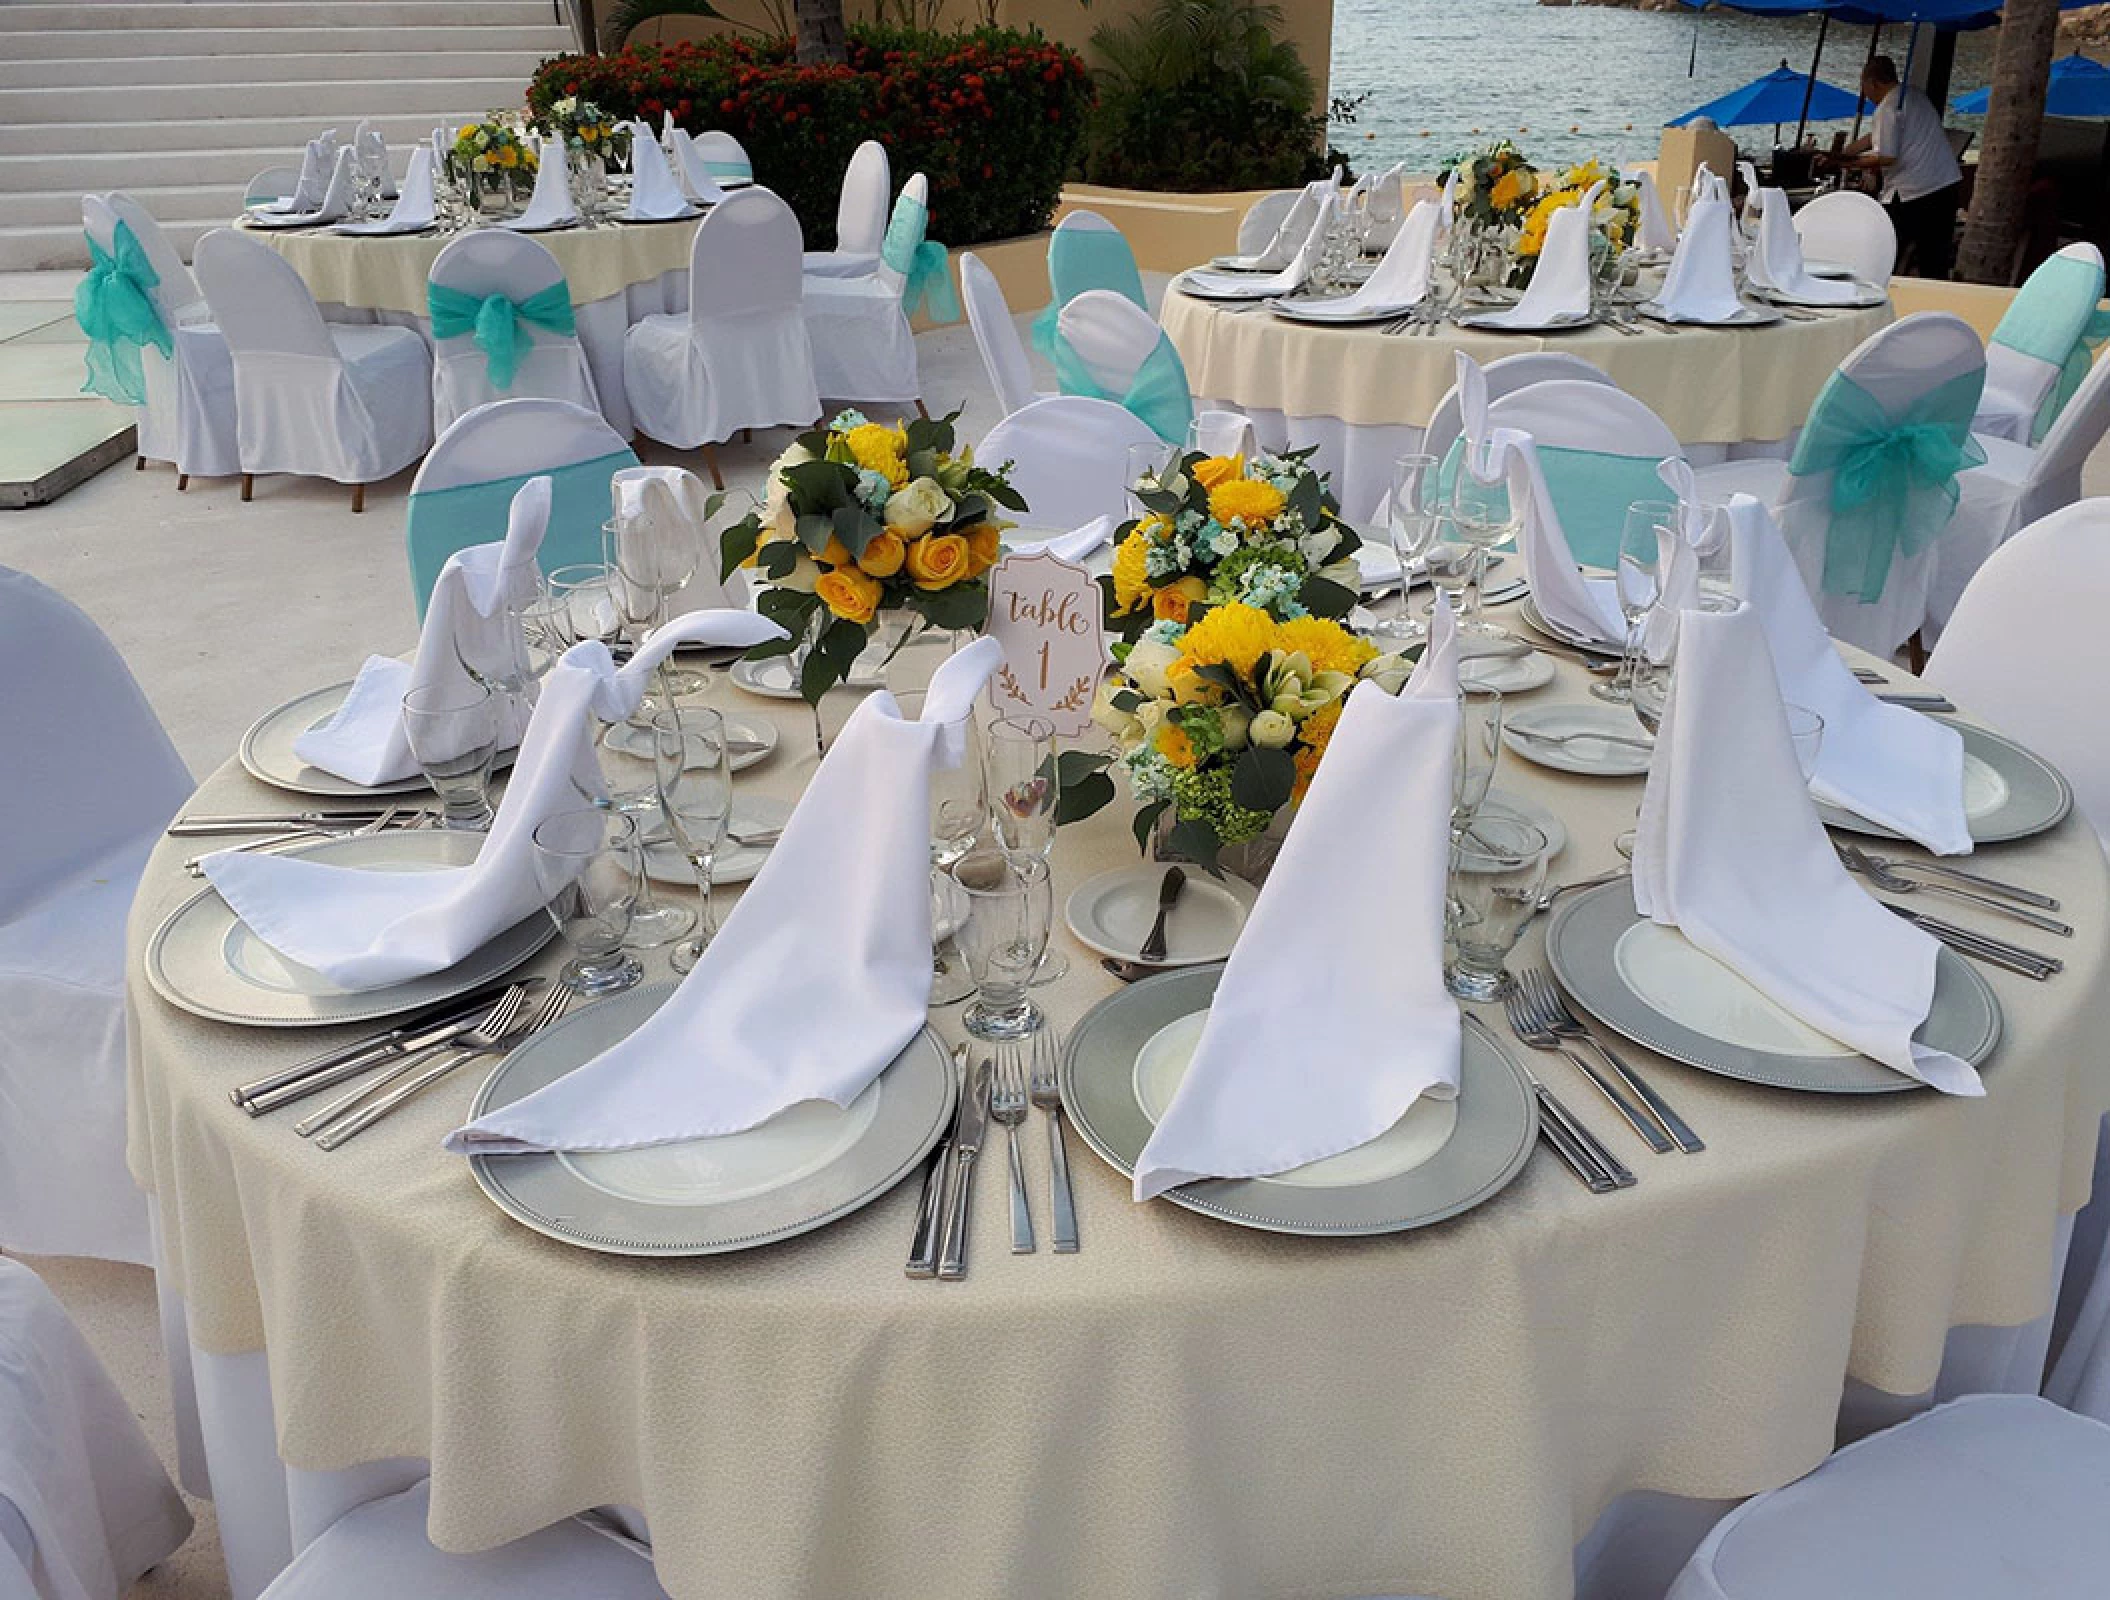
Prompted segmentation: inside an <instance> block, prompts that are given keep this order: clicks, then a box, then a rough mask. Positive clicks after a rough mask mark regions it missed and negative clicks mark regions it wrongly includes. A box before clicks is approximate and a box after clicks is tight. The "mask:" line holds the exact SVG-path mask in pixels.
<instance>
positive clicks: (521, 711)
mask: <svg viewBox="0 0 2110 1600" xmlns="http://www.w3.org/2000/svg"><path fill="white" fill-rule="evenodd" d="M550 488H551V486H550V480H549V479H547V478H530V479H529V480H528V481H527V482H526V483H524V484H522V485H521V486H520V490H519V492H518V493H517V494H515V495H514V496H513V507H512V512H511V515H510V517H509V519H508V523H507V527H506V536H505V540H504V542H503V543H492V544H479V545H472V546H470V547H469V548H468V549H466V550H457V551H456V552H455V553H454V554H453V555H451V556H449V557H448V558H447V564H446V565H445V566H444V567H442V568H440V575H439V577H438V578H436V579H435V580H434V581H433V585H432V598H431V599H430V600H429V601H427V603H426V606H425V628H424V631H423V632H422V633H421V634H420V635H419V636H418V653H417V656H416V658H415V660H414V661H413V662H411V663H410V664H408V665H406V664H405V663H403V662H401V661H398V660H396V659H395V658H394V657H393V656H368V657H367V658H366V665H364V666H363V667H361V668H360V669H359V676H358V677H356V678H354V679H353V680H352V688H351V692H350V693H349V694H347V695H346V696H345V697H344V704H343V705H342V706H341V707H339V708H338V711H337V714H336V715H335V716H334V717H332V718H330V720H329V721H328V722H325V723H323V724H322V725H321V726H320V727H315V728H310V729H309V730H308V731H307V732H306V733H304V734H302V735H301V736H300V737H299V738H298V739H295V740H294V741H293V753H294V754H295V755H297V756H299V757H300V758H301V760H303V761H305V762H307V764H308V765H309V766H311V767H320V768H321V769H322V770H323V771H324V772H333V773H335V774H336V775H337V776H338V777H340V778H343V779H345V780H346V781H347V782H350V783H363V784H377V783H397V782H400V781H401V780H403V779H405V778H414V777H416V776H417V775H418V762H417V757H416V756H414V755H412V754H411V751H410V741H409V740H408V739H407V738H405V737H404V733H403V697H404V696H405V695H407V694H409V693H410V692H411V691H412V690H413V689H430V688H438V687H441V686H444V685H448V684H460V683H476V682H483V683H502V682H507V681H511V680H515V679H518V678H519V677H520V676H521V674H522V672H523V670H524V666H525V651H524V646H523V641H522V639H521V636H520V622H519V619H518V617H517V615H516V608H517V607H518V606H520V605H523V604H525V603H526V602H527V601H529V600H532V599H533V598H534V596H535V589H536V569H535V556H536V552H538V551H539V550H540V549H541V548H542V536H543V534H544V533H545V532H546V531H547V530H548V528H549V509H550ZM499 698H500V699H501V700H503V702H504V704H503V706H502V707H501V709H500V712H499V716H500V719H501V723H500V727H499V729H498V748H499V749H501V750H510V749H512V748H513V747H514V746H515V745H517V744H518V743H519V742H520V736H521V733H522V732H523V731H524V730H525V728H526V726H527V713H528V711H529V710H530V709H532V708H531V707H529V706H528V705H527V704H526V703H525V701H524V699H515V698H514V697H512V696H510V695H502V696H500V697H499Z"/></svg>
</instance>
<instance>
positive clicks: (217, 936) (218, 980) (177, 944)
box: [146, 829, 557, 1028]
mask: <svg viewBox="0 0 2110 1600" xmlns="http://www.w3.org/2000/svg"><path fill="white" fill-rule="evenodd" d="M484 837H485V836H484V835H483V834H480V833H446V832H442V831H439V830H437V829H435V830H431V831H421V832H417V833H376V834H370V835H367V836H364V837H360V838H353V839H331V840H327V841H325V842H323V843H319V844H312V845H309V846H307V847H305V848H304V849H300V850H295V851H290V852H287V853H288V854H292V855H298V856H299V857H300V858H301V859H303V860H306V861H321V862H327V863H328V864H329V865H331V866H337V867H365V868H370V869H372V870H375V871H380V872H389V871H394V872H436V871H440V870H443V869H445V868H448V867H463V866H467V865H468V864H469V863H470V862H471V861H474V860H475V859H476V852H477V851H478V850H479V849H481V848H482V847H483V842H484ZM556 931H557V928H556V924H555V923H554V922H552V921H551V920H550V918H549V915H548V913H546V912H544V911H542V910H541V909H539V908H538V909H537V910H536V911H535V912H534V913H533V914H532V915H531V916H527V917H523V918H522V919H521V920H520V921H519V922H516V923H515V924H513V926H512V927H510V928H508V929H506V930H505V932H503V933H501V934H499V935H498V937H497V938H495V939H493V940H491V942H490V943H488V944H486V945H485V946H484V947H483V948H482V949H480V950H478V951H476V952H474V953H473V954H471V955H469V956H467V957H465V958H463V959H462V960H461V961H458V962H456V963H455V964H454V965H453V966H451V967H449V968H447V969H446V970H445V971H443V972H434V973H429V974H427V975H426V976H424V977H421V978H412V979H409V980H408V981H406V982H403V983H395V984H390V985H388V986H387V987H386V988H381V989H363V990H357V991H354V990H349V989H344V988H341V987H339V986H338V985H336V984H334V983H332V982H330V980H329V979H327V978H325V977H323V975H322V974H321V973H319V972H316V971H314V970H313V969H312V968H309V967H303V966H301V965H299V964H298V963H296V962H293V961H289V960H287V959H286V958H285V957H284V956H282V955H280V954H279V953H278V952H277V951H276V950H274V949H272V948H271V946H269V945H267V944H266V943H264V941H263V940H261V939H259V938H258V937H257V936H256V935H255V934H254V933H252V932H250V930H249V928H248V927H247V926H246V925H245V924H244V923H243V922H242V920H241V919H240V918H239V917H237V916H236V915H235V914H234V909H233V907H231V906H229V905H228V903H227V902H226V901H225V900H222V899H221V898H220V893H219V891H218V890H217V889H211V888H207V889H203V890H200V891H199V892H198V893H197V894H195V895H193V896H192V897H191V898H190V899H188V900H186V901H184V903H183V904H182V905H180V906H178V907H177V908H176V909H175V910H174V911H172V912H170V913H169V915H168V917H167V918H166V919H165V920H164V921H163V922H162V924H161V926H160V927H159V928H157V929H155V930H154V937H153V938H152V939H151V940H150V941H148V944H147V951H146V974H147V981H148V982H149V983H151V984H152V985H153V986H154V992H155V993H157V994H159V995H160V996H161V997H162V999H164V1000H166V1001H168V1002H169V1004H171V1005H173V1006H177V1007H180V1008H181V1009H183V1010H185V1011H188V1012H190V1013H191V1014H192V1015H194V1016H200V1017H208V1018H210V1019H211V1020H213V1021H215V1022H233V1023H239V1024H242V1025H244V1026H248V1027H258V1028H322V1027H334V1026H336V1025H338V1024H340V1023H347V1022H370V1021H373V1020H374V1019H376V1018H379V1017H391V1016H395V1015H397V1014H398V1013H401V1012H406V1011H416V1010H419V1009H421V1008H423V1007H425V1006H429V1005H435V1004H437V1003H438V1002H440V1001H442V1000H448V999H451V998H453V997H454V996H455V995H458V994H467V993H469V992H470V991H471V990H474V989H479V988H482V987H483V986H484V985H486V984H488V983H490V982H492V981H493V980H494V979H497V978H501V977H503V976H505V974H506V973H508V972H510V971H512V970H513V969H514V968H515V967H517V966H519V965H520V963H521V962H523V961H525V960H527V958H528V957H529V956H531V955H533V954H534V953H535V952H536V951H537V950H540V949H541V948H542V947H543V945H545V944H547V943H548V942H549V940H550V939H551V938H552V937H553V936H554V935H555V933H556Z"/></svg>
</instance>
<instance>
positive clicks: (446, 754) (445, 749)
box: [403, 679, 498, 833]
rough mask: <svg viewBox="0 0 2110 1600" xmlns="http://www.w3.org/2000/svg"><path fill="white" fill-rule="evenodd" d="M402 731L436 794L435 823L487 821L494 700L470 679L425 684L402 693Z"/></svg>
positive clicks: (466, 826) (467, 826)
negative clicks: (438, 805)
mask: <svg viewBox="0 0 2110 1600" xmlns="http://www.w3.org/2000/svg"><path fill="white" fill-rule="evenodd" d="M403 733H404V736H405V737H406V738H407V739H408V740H409V741H410V753H411V754H412V755H413V756H416V757H417V761H418V765H419V766H420V767H422V768H423V769H424V772H425V781H426V782H427V783H430V784H431V785H432V789H433V793H435V794H437V795H438V796H439V797H440V826H441V827H443V828H456V829H460V830H462V831H464V832H471V833H481V832H483V831H484V830H485V829H486V828H488V827H490V826H491V762H492V759H493V758H494V757H495V756H496V755H497V753H498V706H497V702H496V700H495V699H494V698H493V697H492V694H491V691H490V689H489V688H488V687H487V686H485V685H484V684H481V683H477V682H476V681H474V680H473V679H470V680H466V681H456V682H454V683H441V684H427V685H426V686H424V687H423V688H418V689H413V690H411V691H410V693H408V694H406V695H405V696H403Z"/></svg>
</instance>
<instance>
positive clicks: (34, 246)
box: [0, 207, 232, 272]
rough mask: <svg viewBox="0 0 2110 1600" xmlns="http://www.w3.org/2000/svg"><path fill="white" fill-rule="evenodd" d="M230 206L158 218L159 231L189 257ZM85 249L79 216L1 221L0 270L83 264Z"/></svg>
mask: <svg viewBox="0 0 2110 1600" xmlns="http://www.w3.org/2000/svg"><path fill="white" fill-rule="evenodd" d="M231 211H232V208H231V207H230V208H227V210H226V211H224V212H222V213H221V214H218V215H214V216H211V217H178V218H173V219H170V218H160V217H157V218H156V219H155V220H157V221H159V222H160V223H161V231H162V232H163V233H165V234H167V235H168V236H169V237H170V238H171V239H173V240H175V242H176V249H177V250H178V251H179V252H181V254H182V256H183V259H184V260H185V261H188V260H190V259H191V252H192V251H193V250H194V249H195V248H196V247H197V243H198V240H199V239H200V238H202V237H203V236H204V235H206V234H208V233H210V232H212V230H213V229H215V228H224V227H226V226H228V223H229V215H230V214H231ZM87 264H88V249H87V246H86V245H84V244H83V243H82V242H81V225H80V221H79V219H78V217H76V219H75V220H74V221H73V222H71V223H68V224H65V225H63V226H62V225H60V224H57V223H49V222H38V223H31V224H29V225H27V226H21V227H17V226H12V225H0V272H39V271H44V270H47V269H52V268H61V269H63V268H67V267H85V266H86V265H87Z"/></svg>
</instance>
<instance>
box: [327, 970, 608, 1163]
mask: <svg viewBox="0 0 2110 1600" xmlns="http://www.w3.org/2000/svg"><path fill="white" fill-rule="evenodd" d="M571 998H572V992H571V990H569V989H567V988H565V987H564V985H562V984H558V985H556V986H555V987H554V988H552V989H551V990H550V992H549V994H548V995H547V996H546V997H545V998H544V999H543V1002H542V1004H541V1005H539V1006H537V1007H536V1008H535V1014H534V1015H533V1016H531V1017H529V1018H528V1020H527V1021H526V1023H525V1024H523V1025H522V1026H521V1028H520V1029H519V1031H517V1032H515V1033H510V1034H507V1035H506V1036H505V1037H504V1038H503V1039H498V1040H494V1041H493V1042H492V1043H490V1044H487V1045H483V1046H481V1047H479V1048H477V1049H473V1050H470V1049H460V1048H457V1049H455V1050H453V1051H452V1052H450V1054H449V1057H448V1059H445V1060H442V1061H439V1062H436V1063H435V1064H434V1065H432V1066H429V1067H427V1068H426V1069H425V1070H424V1071H423V1072H421V1073H419V1074H418V1075H417V1076H416V1077H415V1078H412V1079H411V1080H410V1081H409V1082H408V1083H405V1084H402V1085H399V1086H398V1087H397V1088H394V1089H391V1090H390V1091H389V1092H388V1093H387V1094H385V1095H383V1096H382V1097H381V1098H380V1099H378V1100H376V1101H375V1102H374V1103H373V1104H372V1105H369V1106H368V1107H366V1109H365V1110H363V1111H355V1112H353V1113H352V1114H351V1116H349V1117H347V1118H345V1119H344V1121H343V1122H341V1123H338V1124H336V1125H335V1126H333V1127H330V1128H327V1129H325V1130H324V1131H323V1132H321V1133H319V1134H317V1135H316V1136H315V1142H316V1143H317V1144H318V1145H320V1146H321V1147H322V1148H323V1149H325V1150H334V1149H336V1148H337V1147H338V1146H339V1145H341V1144H343V1143H344V1142H345V1141H346V1140H347V1139H354V1138H357V1137H358V1136H359V1135H360V1134H361V1133H364V1132H365V1131H366V1130H367V1129H368V1128H371V1127H372V1126H373V1125H374V1124H375V1123H377V1122H379V1121H380V1120H381V1119H382V1118H383V1117H385V1116H387V1115H388V1114H389V1113H390V1112H391V1111H393V1110H395V1109H396V1107H398V1106H400V1105H402V1104H403V1103H404V1102H405V1101H406V1100H409V1099H411V1098H412V1097H413V1096H416V1095H418V1094H421V1093H423V1092H424V1090H425V1089H426V1088H427V1087H428V1086H429V1085H431V1084H434V1083H437V1082H438V1081H439V1080H440V1079H442V1078H444V1077H446V1076H447V1074H448V1073H450V1072H452V1071H453V1070H454V1069H455V1068H456V1067H458V1066H460V1065H462V1064H463V1063H464V1062H466V1061H473V1060H474V1059H475V1058H476V1057H478V1056H482V1055H489V1054H490V1053H491V1052H492V1051H494V1050H498V1049H506V1048H510V1047H512V1046H514V1045H518V1044H521V1043H523V1042H525V1041H526V1040H528V1039H530V1038H533V1037H534V1036H535V1035H536V1034H538V1033H540V1032H541V1031H542V1030H543V1029H544V1028H546V1027H548V1026H549V1025H550V1024H551V1023H553V1022H555V1021H556V1020H557V1019H558V1018H559V1017H561V1016H563V1015H564V1013H565V1010H566V1008H567V1007H569V1006H570V1005H571Z"/></svg>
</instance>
